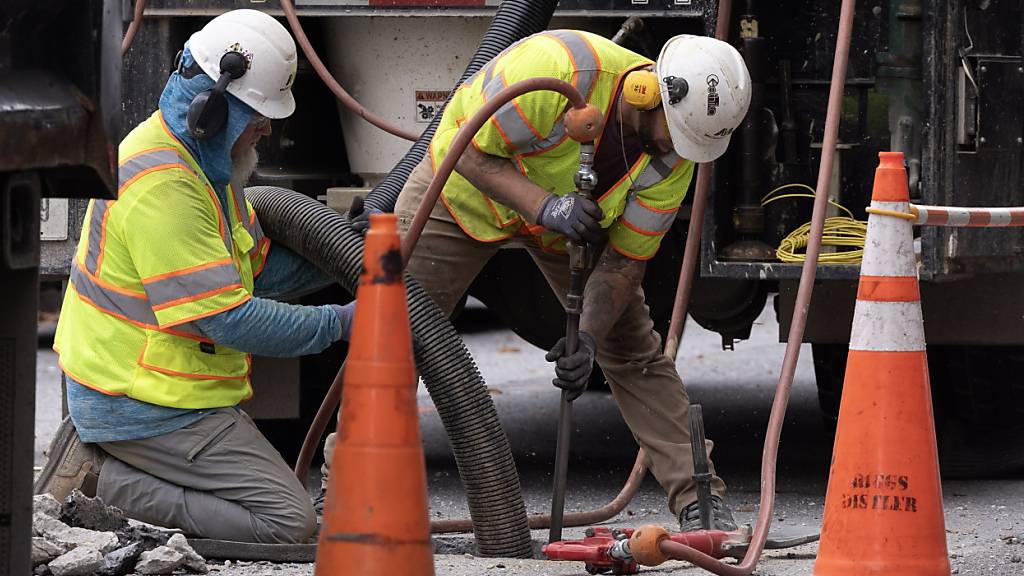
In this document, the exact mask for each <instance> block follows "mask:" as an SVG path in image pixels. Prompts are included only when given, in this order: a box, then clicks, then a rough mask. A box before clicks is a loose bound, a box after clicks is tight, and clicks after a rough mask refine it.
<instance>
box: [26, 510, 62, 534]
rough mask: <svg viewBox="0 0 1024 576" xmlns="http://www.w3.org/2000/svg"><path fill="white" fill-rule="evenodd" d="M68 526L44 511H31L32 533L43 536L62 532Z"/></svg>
mask: <svg viewBox="0 0 1024 576" xmlns="http://www.w3.org/2000/svg"><path fill="white" fill-rule="evenodd" d="M68 528H69V526H68V525H67V524H65V523H63V522H61V521H60V520H57V519H56V518H54V517H53V516H50V515H48V514H46V513H45V512H33V513H32V535H33V536H43V537H45V536H46V535H47V534H49V533H56V532H62V531H64V530H67V529H68Z"/></svg>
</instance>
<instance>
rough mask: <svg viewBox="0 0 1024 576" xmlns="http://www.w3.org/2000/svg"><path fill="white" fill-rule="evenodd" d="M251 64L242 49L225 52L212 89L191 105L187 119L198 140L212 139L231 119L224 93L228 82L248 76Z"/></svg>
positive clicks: (197, 97)
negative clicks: (247, 72)
mask: <svg viewBox="0 0 1024 576" xmlns="http://www.w3.org/2000/svg"><path fill="white" fill-rule="evenodd" d="M247 65H248V63H247V62H246V60H245V56H243V55H242V54H241V53H240V52H226V53H225V54H224V55H223V56H221V58H220V77H219V78H217V83H216V84H214V86H213V88H210V89H209V90H203V91H202V92H200V93H199V94H196V97H195V98H193V99H192V102H191V103H190V104H189V105H188V113H187V114H186V115H185V120H186V122H187V123H188V133H189V134H191V135H192V136H193V137H194V138H195V139H196V140H209V139H210V138H213V137H214V136H216V135H217V134H219V133H220V131H221V130H223V129H224V125H225V124H227V121H228V99H227V97H225V96H224V92H225V91H226V90H227V88H228V83H229V82H231V81H232V80H238V79H239V78H241V77H242V76H245V70H246V68H247Z"/></svg>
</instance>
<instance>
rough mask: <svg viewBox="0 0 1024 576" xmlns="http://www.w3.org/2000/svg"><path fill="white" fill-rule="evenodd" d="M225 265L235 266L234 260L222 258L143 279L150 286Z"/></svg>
mask: <svg viewBox="0 0 1024 576" xmlns="http://www.w3.org/2000/svg"><path fill="white" fill-rule="evenodd" d="M225 264H234V260H232V259H231V258H222V259H220V260H214V261H213V262H205V263H203V264H197V265H195V266H189V267H188V268H181V269H179V270H174V271H173V272H164V273H163V274H157V275H156V276H149V277H147V278H143V279H142V283H143V284H150V283H152V282H156V281H159V280H166V279H167V278H173V277H175V276H184V275H185V274H191V273H193V272H199V271H201V270H206V269H207V268H215V267H217V266H223V265H225Z"/></svg>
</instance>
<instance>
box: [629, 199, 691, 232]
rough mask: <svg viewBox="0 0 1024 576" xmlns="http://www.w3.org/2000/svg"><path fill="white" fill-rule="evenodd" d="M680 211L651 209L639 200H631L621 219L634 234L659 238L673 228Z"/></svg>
mask: <svg viewBox="0 0 1024 576" xmlns="http://www.w3.org/2000/svg"><path fill="white" fill-rule="evenodd" d="M678 211H679V209H678V208H672V209H670V210H659V209H657V208H651V207H650V206H647V205H646V204H644V203H643V202H641V201H640V199H639V198H630V200H629V201H628V202H626V209H625V211H623V213H622V216H619V219H620V220H622V223H623V224H624V225H625V226H626V227H628V228H629V229H630V230H633V231H634V232H638V233H640V234H643V235H645V236H659V235H661V234H663V233H665V232H666V231H667V230H668V229H669V228H671V227H672V221H673V220H675V219H676V212H678Z"/></svg>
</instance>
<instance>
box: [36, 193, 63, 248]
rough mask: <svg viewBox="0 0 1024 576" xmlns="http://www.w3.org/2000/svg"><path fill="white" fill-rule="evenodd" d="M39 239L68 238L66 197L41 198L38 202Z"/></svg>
mask: <svg viewBox="0 0 1024 576" xmlns="http://www.w3.org/2000/svg"><path fill="white" fill-rule="evenodd" d="M39 239H40V240H67V239H68V199H67V198H43V199H42V201H41V202H40V204H39Z"/></svg>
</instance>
